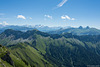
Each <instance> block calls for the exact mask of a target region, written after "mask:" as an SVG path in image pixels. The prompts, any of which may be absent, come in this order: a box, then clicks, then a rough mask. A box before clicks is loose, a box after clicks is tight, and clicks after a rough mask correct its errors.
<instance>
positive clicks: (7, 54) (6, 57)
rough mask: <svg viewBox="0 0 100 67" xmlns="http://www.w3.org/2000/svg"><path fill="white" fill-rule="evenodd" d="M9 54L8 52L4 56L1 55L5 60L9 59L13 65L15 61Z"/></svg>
mask: <svg viewBox="0 0 100 67" xmlns="http://www.w3.org/2000/svg"><path fill="white" fill-rule="evenodd" d="M9 55H10V53H9V52H7V53H6V54H5V55H4V56H3V57H1V59H2V60H4V61H7V62H8V63H9V64H11V65H14V62H13V61H12V59H11V57H10V56H9Z"/></svg>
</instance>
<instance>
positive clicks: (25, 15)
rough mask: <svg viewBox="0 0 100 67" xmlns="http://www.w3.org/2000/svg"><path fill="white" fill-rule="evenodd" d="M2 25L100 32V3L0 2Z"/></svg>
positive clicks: (63, 0) (72, 0)
mask: <svg viewBox="0 0 100 67" xmlns="http://www.w3.org/2000/svg"><path fill="white" fill-rule="evenodd" d="M0 24H6V25H7V24H9V25H39V24H41V25H45V26H72V27H78V26H84V27H85V26H90V27H95V28H99V29H100V0H0Z"/></svg>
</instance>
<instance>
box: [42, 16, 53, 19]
mask: <svg viewBox="0 0 100 67" xmlns="http://www.w3.org/2000/svg"><path fill="white" fill-rule="evenodd" d="M44 16H45V17H46V18H49V19H52V16H50V15H44Z"/></svg>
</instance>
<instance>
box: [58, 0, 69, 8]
mask: <svg viewBox="0 0 100 67" xmlns="http://www.w3.org/2000/svg"><path fill="white" fill-rule="evenodd" d="M67 1H68V0H62V2H61V3H59V4H58V5H57V7H62V6H63V5H64V4H65V3H66V2H67Z"/></svg>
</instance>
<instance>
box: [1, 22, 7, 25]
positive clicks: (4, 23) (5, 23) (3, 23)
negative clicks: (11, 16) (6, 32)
mask: <svg viewBox="0 0 100 67" xmlns="http://www.w3.org/2000/svg"><path fill="white" fill-rule="evenodd" d="M0 24H1V25H9V24H8V23H7V22H6V21H3V22H2V23H0Z"/></svg>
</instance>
